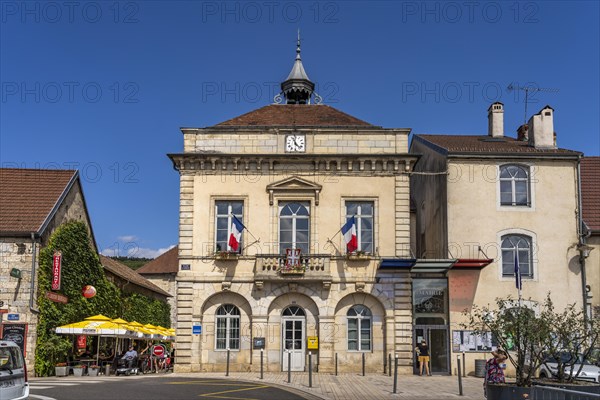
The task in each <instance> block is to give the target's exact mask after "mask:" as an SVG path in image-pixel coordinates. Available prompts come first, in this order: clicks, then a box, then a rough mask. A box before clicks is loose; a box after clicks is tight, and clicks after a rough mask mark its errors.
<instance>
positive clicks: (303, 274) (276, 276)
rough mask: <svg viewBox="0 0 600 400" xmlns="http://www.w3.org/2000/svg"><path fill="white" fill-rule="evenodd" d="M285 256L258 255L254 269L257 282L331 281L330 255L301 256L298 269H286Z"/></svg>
mask: <svg viewBox="0 0 600 400" xmlns="http://www.w3.org/2000/svg"><path fill="white" fill-rule="evenodd" d="M285 259H286V257H285V255H281V254H257V255H256V264H255V267H254V279H255V280H256V281H288V280H300V281H331V271H330V269H329V264H330V259H331V256H330V255H329V254H307V255H301V256H300V262H299V265H298V267H297V268H286V265H285Z"/></svg>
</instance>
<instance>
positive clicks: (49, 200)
mask: <svg viewBox="0 0 600 400" xmlns="http://www.w3.org/2000/svg"><path fill="white" fill-rule="evenodd" d="M77 176H78V172H77V171H75V170H47V169H18V168H0V233H2V234H28V233H31V232H36V233H42V232H41V230H42V228H43V227H44V224H45V222H46V221H47V220H49V218H51V216H52V215H51V214H52V213H53V211H55V206H58V205H59V203H60V201H61V200H62V197H63V196H64V195H66V193H67V190H68V189H69V188H70V186H71V184H72V182H74V181H75V179H76V178H77Z"/></svg>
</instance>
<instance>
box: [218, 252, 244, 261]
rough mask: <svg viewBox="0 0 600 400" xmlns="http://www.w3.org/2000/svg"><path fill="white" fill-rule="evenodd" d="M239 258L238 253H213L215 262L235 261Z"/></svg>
mask: <svg viewBox="0 0 600 400" xmlns="http://www.w3.org/2000/svg"><path fill="white" fill-rule="evenodd" d="M239 256H240V254H239V253H234V252H229V251H217V252H216V253H215V260H237V259H238V257H239Z"/></svg>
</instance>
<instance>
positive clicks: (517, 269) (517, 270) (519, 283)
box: [515, 247, 523, 307]
mask: <svg viewBox="0 0 600 400" xmlns="http://www.w3.org/2000/svg"><path fill="white" fill-rule="evenodd" d="M515 285H516V286H517V293H518V296H519V307H521V304H522V297H521V289H522V287H523V281H522V280H521V268H520V267H519V248H518V247H517V248H516V249H515Z"/></svg>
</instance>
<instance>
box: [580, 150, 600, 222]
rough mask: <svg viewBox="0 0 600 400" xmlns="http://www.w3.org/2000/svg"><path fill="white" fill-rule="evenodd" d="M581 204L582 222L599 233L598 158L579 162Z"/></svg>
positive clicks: (599, 179)
mask: <svg viewBox="0 0 600 400" xmlns="http://www.w3.org/2000/svg"><path fill="white" fill-rule="evenodd" d="M581 203H582V204H581V208H582V215H583V221H584V222H585V223H586V225H587V226H588V227H589V228H590V229H591V230H592V231H595V232H597V233H600V157H584V158H583V159H582V160H581Z"/></svg>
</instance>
